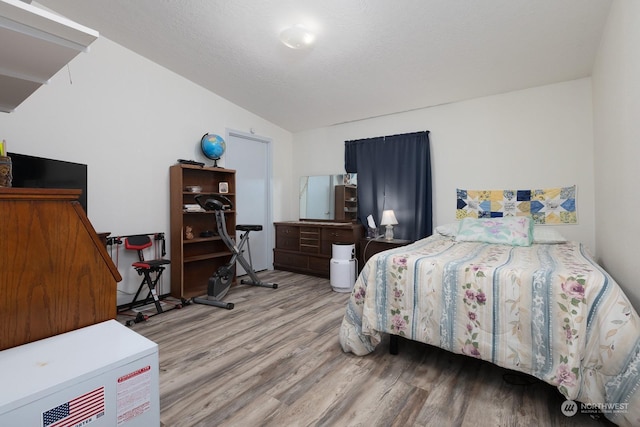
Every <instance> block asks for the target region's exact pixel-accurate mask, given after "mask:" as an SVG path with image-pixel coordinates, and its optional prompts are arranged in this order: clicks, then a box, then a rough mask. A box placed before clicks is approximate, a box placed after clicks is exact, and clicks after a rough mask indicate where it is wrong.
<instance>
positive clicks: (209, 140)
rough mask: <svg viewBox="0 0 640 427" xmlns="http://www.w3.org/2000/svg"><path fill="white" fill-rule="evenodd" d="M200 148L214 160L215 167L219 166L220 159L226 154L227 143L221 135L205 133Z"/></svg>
mask: <svg viewBox="0 0 640 427" xmlns="http://www.w3.org/2000/svg"><path fill="white" fill-rule="evenodd" d="M200 148H201V150H202V154H204V155H205V156H206V157H207V158H208V159H211V160H213V161H214V163H213V167H218V160H220V157H222V155H223V154H224V150H226V149H227V144H226V143H225V142H224V139H222V137H220V136H219V135H215V134H212V133H205V134H204V135H203V136H202V139H201V140H200Z"/></svg>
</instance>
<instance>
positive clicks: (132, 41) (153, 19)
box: [38, 0, 611, 132]
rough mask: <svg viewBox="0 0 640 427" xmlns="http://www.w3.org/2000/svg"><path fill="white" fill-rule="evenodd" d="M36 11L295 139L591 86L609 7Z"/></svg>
mask: <svg viewBox="0 0 640 427" xmlns="http://www.w3.org/2000/svg"><path fill="white" fill-rule="evenodd" d="M38 3H40V4H41V5H43V6H45V7H46V8H48V9H50V10H53V11H55V12H57V13H59V14H61V15H64V16H66V17H68V18H70V19H72V20H74V21H76V22H78V23H80V24H83V25H85V26H88V27H90V28H93V29H95V30H98V31H99V32H100V35H101V36H103V37H106V38H108V39H110V40H112V41H114V42H116V43H118V44H120V45H122V46H124V47H126V48H128V49H130V50H132V51H134V52H136V53H138V54H140V55H142V56H144V57H146V58H148V59H150V60H152V61H154V62H156V63H158V64H160V65H162V66H164V67H166V68H168V69H170V70H172V71H174V72H176V73H178V74H180V75H182V76H184V77H186V78H187V79H189V80H191V81H193V82H195V83H197V84H199V85H201V86H203V87H205V88H208V89H209V90H211V91H213V92H215V93H216V94H218V95H220V96H222V97H224V98H226V99H227V100H229V101H231V102H233V103H234V104H237V105H239V106H241V107H243V108H245V109H247V110H249V111H251V112H253V113H255V114H257V115H259V116H261V117H263V118H265V119H267V120H269V121H271V122H272V123H275V124H277V125H279V126H281V127H283V128H284V129H287V130H289V131H291V132H297V131H301V130H306V129H313V128H318V127H324V126H329V125H333V124H337V123H343V122H349V121H355V120H360V119H365V118H368V117H376V116H381V115H387V114H393V113H396V112H402V111H408V110H413V109H418V108H424V107H429V106H433V105H438V104H443V103H448V102H454V101H460V100H463V99H470V98H475V97H479V96H485V95H491V94H496V93H504V92H508V91H512V90H518V89H524V88H528V87H534V86H539V85H544V84H550V83H555V82H560V81H566V80H571V79H576V78H581V77H586V76H589V75H591V69H592V65H593V62H594V59H595V55H596V52H597V48H598V44H599V41H600V36H601V32H602V29H603V27H604V23H605V21H606V18H607V14H608V11H609V8H610V4H611V1H610V0H481V1H479V0H109V1H107V0H82V1H81V0H40V1H39V2H38ZM297 23H302V24H306V25H307V26H308V27H310V28H312V29H314V30H315V31H316V33H317V41H316V44H315V46H314V47H313V48H312V49H310V50H308V51H296V50H291V49H289V48H287V47H285V46H284V45H282V44H281V43H280V42H279V40H278V34H279V33H280V31H281V30H282V29H283V28H285V27H286V26H288V25H293V24H297Z"/></svg>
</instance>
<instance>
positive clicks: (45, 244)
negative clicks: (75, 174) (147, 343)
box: [0, 188, 122, 350]
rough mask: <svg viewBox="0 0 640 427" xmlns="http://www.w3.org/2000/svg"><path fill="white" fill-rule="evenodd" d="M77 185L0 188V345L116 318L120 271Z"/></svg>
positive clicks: (51, 334) (11, 345)
mask: <svg viewBox="0 0 640 427" xmlns="http://www.w3.org/2000/svg"><path fill="white" fill-rule="evenodd" d="M80 193H81V190H66V189H62V190H59V189H41V188H0V212H2V221H0V260H2V261H1V262H2V264H1V265H2V268H0V290H1V291H2V299H1V300H0V350H4V349H6V348H10V347H15V346H18V345H22V344H26V343H29V342H32V341H36V340H40V339H43V338H48V337H50V336H53V335H58V334H62V333H65V332H69V331H72V330H75V329H79V328H83V327H85V326H89V325H93V324H96V323H100V322H104V321H106V320H110V319H115V317H116V286H117V282H119V281H120V280H122V277H121V276H120V273H119V272H118V269H117V267H116V266H115V265H114V263H113V261H112V260H111V257H109V254H108V253H107V250H106V248H105V246H104V244H103V243H102V242H101V241H100V239H99V237H98V235H97V234H96V232H95V230H94V229H93V226H92V225H91V223H90V222H89V219H88V218H87V216H86V214H85V212H84V209H82V207H81V206H80V203H79V202H78V198H79V196H80Z"/></svg>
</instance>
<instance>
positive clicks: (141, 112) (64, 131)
mask: <svg viewBox="0 0 640 427" xmlns="http://www.w3.org/2000/svg"><path fill="white" fill-rule="evenodd" d="M69 71H70V74H71V77H69ZM227 128H230V129H235V130H240V131H244V132H248V131H249V129H250V128H253V129H255V132H256V134H257V135H260V136H264V137H267V138H271V139H272V140H273V166H274V167H273V170H274V183H273V184H274V204H273V209H274V212H273V218H274V219H275V220H278V219H281V218H283V216H285V215H286V214H287V213H288V212H289V211H290V210H291V209H292V207H291V206H290V205H289V204H290V199H289V197H288V195H289V194H290V193H292V192H293V189H292V188H291V182H292V178H291V171H290V168H289V164H290V163H291V156H292V149H291V142H292V135H291V133H290V132H288V131H285V130H283V129H282V128H280V127H277V126H275V125H273V124H271V123H269V122H267V121H266V120H264V119H261V118H260V117H258V116H256V115H254V114H251V113H249V112H247V111H246V110H243V109H242V108H240V107H238V106H236V105H234V104H232V103H230V102H228V101H226V100H225V99H223V98H221V97H219V96H217V95H215V94H213V93H211V92H209V91H207V90H205V89H203V88H202V87H200V86H197V85H195V84H194V83H192V82H189V81H188V80H186V79H184V78H182V77H179V76H178V75H176V74H174V73H173V72H170V71H168V70H167V69H165V68H162V67H160V66H158V65H157V64H154V63H152V62H150V61H148V60H146V59H144V58H142V57H141V56H139V55H137V54H135V53H133V52H131V51H129V50H127V49H125V48H123V47H121V46H119V45H117V44H115V43H113V42H111V41H109V40H107V39H104V38H100V39H98V40H97V41H96V42H95V43H94V44H93V45H92V46H91V50H90V52H89V53H83V54H80V55H79V56H78V57H77V58H75V59H74V60H73V61H72V62H71V64H70V66H69V70H67V68H64V69H63V70H61V71H60V72H59V73H58V74H57V75H56V76H55V77H54V78H53V79H52V80H51V82H50V84H49V85H46V86H43V87H41V88H40V89H38V90H37V91H36V92H35V93H34V94H33V95H32V96H31V97H29V98H28V99H27V100H26V101H25V102H24V103H23V104H22V105H20V106H19V107H18V108H17V109H16V111H15V112H13V113H11V114H0V133H1V134H0V138H4V139H6V140H7V143H8V150H9V151H11V152H17V153H23V154H30V155H35V156H40V157H49V158H54V159H59V160H67V161H74V162H79V163H86V164H87V165H88V175H89V176H88V181H89V182H88V190H87V193H88V216H89V219H90V220H91V222H92V224H93V226H94V228H95V229H96V230H97V231H109V232H111V233H112V235H127V234H134V233H152V232H165V233H167V235H168V234H169V166H170V165H172V164H174V163H175V162H176V160H177V159H179V158H184V159H196V160H200V161H205V160H206V159H205V158H204V157H203V156H202V155H201V154H200V152H199V145H198V144H199V141H200V137H201V136H202V135H203V134H204V133H206V132H211V133H217V134H220V135H223V136H224V135H225V130H226V129H227ZM207 163H208V164H211V163H212V162H211V161H209V160H207ZM219 164H220V165H221V166H226V167H229V168H233V167H234V165H225V160H224V158H223V159H222V161H221V162H219ZM285 195H286V196H285ZM296 209H297V205H296ZM167 248H168V245H167ZM170 256H171V254H169V257H170ZM119 270H120V271H121V273H122V274H123V276H124V280H123V282H122V283H121V284H120V285H119V288H120V289H122V290H124V291H131V290H132V289H133V290H134V291H135V289H137V285H138V283H139V281H140V279H139V278H138V276H137V275H133V274H132V269H131V267H130V264H129V263H128V262H123V260H122V258H121V259H120V265H119ZM168 273H169V272H168V271H167V272H165V275H166V278H165V280H164V281H163V287H162V292H163V293H164V292H168V291H169V286H170V285H169V280H168V278H169V274H168ZM122 298H125V299H126V297H125V296H122ZM122 298H119V302H121V300H122Z"/></svg>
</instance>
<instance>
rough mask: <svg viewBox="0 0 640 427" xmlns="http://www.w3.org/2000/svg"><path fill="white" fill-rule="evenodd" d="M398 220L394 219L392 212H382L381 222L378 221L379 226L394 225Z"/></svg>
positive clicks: (394, 215)
mask: <svg viewBox="0 0 640 427" xmlns="http://www.w3.org/2000/svg"><path fill="white" fill-rule="evenodd" d="M397 223H398V220H397V219H396V214H395V213H393V210H388V211H382V220H381V221H380V225H396V224H397Z"/></svg>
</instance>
